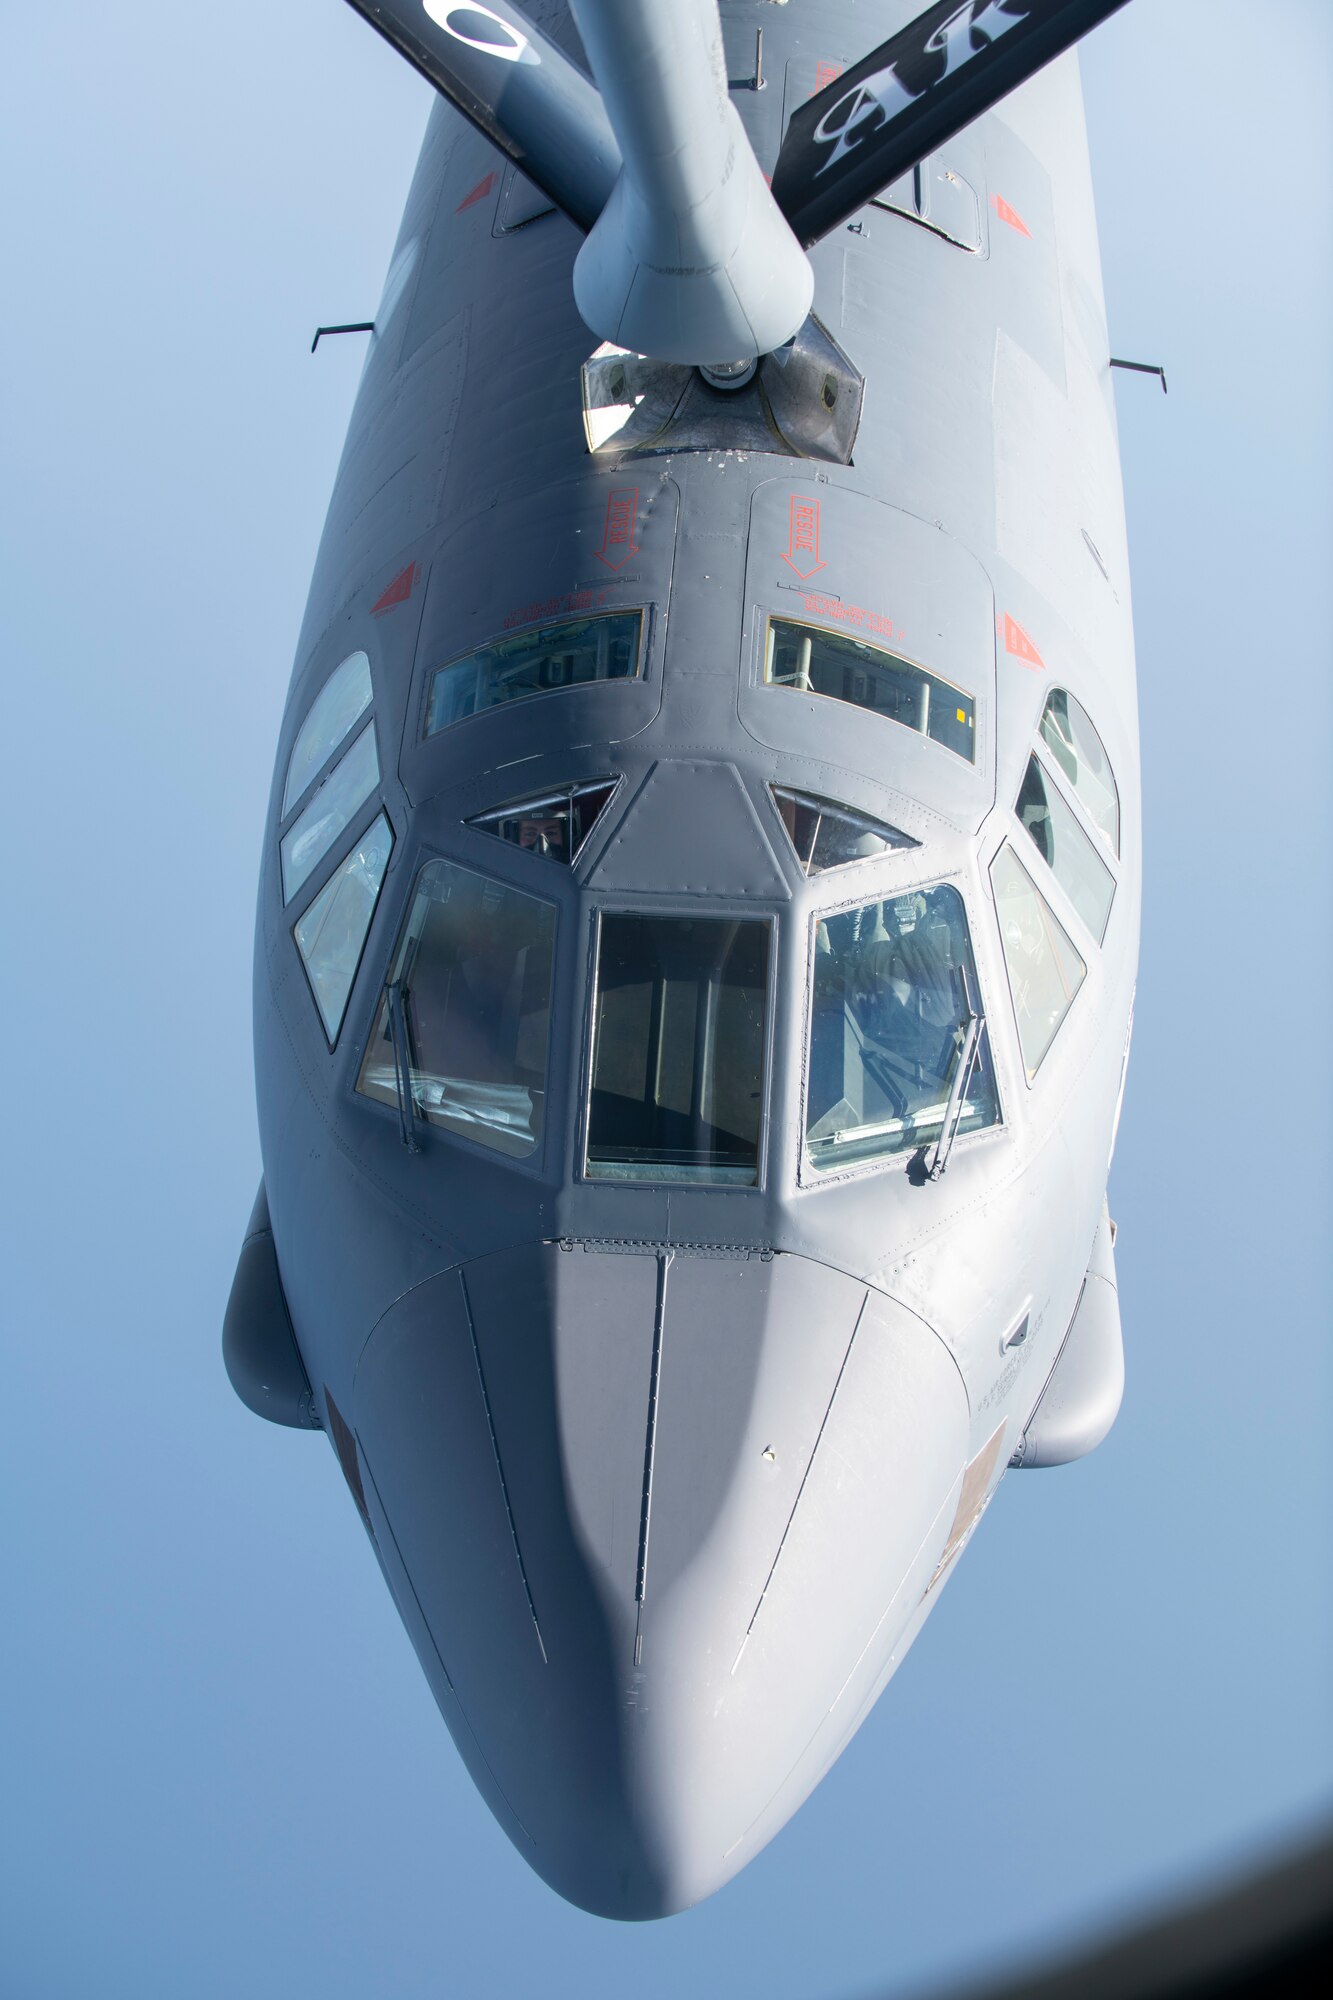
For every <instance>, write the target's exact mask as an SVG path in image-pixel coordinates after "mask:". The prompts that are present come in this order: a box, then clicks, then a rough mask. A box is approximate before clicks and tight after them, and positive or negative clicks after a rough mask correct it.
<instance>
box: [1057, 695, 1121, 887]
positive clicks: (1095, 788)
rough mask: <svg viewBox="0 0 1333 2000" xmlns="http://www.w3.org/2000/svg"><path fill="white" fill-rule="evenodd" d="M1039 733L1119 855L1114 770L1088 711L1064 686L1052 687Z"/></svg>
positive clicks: (1095, 824) (1117, 803)
mask: <svg viewBox="0 0 1333 2000" xmlns="http://www.w3.org/2000/svg"><path fill="white" fill-rule="evenodd" d="M1041 733H1042V737H1043V739H1044V740H1045V742H1046V744H1047V745H1048V747H1049V749H1050V751H1051V754H1052V756H1053V757H1054V758H1055V761H1056V763H1057V764H1058V765H1059V766H1060V769H1061V770H1062V771H1063V772H1064V774H1065V776H1066V778H1068V780H1069V783H1070V785H1071V786H1072V788H1073V791H1074V796H1075V797H1076V798H1077V800H1078V802H1079V804H1080V805H1081V806H1082V808H1083V810H1084V812H1086V813H1087V815H1088V817H1089V818H1090V819H1091V821H1092V823H1093V825H1094V826H1095V827H1096V829H1097V831H1098V833H1100V835H1101V836H1102V839H1103V840H1104V841H1105V842H1106V844H1107V846H1108V847H1109V848H1110V850H1111V852H1112V854H1116V855H1118V854H1119V852H1120V799H1119V795H1118V794H1117V792H1116V785H1115V773H1114V772H1113V771H1112V769H1111V760H1110V758H1109V757H1108V756H1107V754H1106V750H1105V747H1104V745H1103V743H1102V739H1101V737H1100V736H1099V735H1098V734H1097V731H1096V730H1095V729H1094V728H1093V726H1092V720H1091V717H1090V716H1089V714H1088V711H1087V710H1086V708H1084V707H1083V705H1082V703H1081V702H1077V701H1075V699H1074V697H1073V695H1072V694H1069V693H1067V692H1066V690H1065V689H1064V688H1055V689H1053V690H1052V693H1051V696H1050V699H1049V700H1048V701H1047V703H1046V706H1045V708H1044V709H1043V711H1042V717H1041Z"/></svg>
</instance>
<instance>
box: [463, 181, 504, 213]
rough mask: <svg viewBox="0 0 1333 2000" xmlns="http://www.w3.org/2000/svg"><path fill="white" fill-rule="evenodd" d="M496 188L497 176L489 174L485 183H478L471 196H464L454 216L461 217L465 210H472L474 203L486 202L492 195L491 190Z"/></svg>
mask: <svg viewBox="0 0 1333 2000" xmlns="http://www.w3.org/2000/svg"><path fill="white" fill-rule="evenodd" d="M494 186H495V175H494V174H487V176H486V178H485V180H484V181H478V182H477V185H476V186H475V187H474V188H473V190H472V192H471V194H465V195H464V196H463V199H462V200H461V201H460V202H459V204H458V207H457V208H456V209H455V210H454V214H455V215H461V214H462V213H463V210H464V209H465V208H471V206H472V204H473V202H474V201H484V200H485V198H486V196H487V195H488V194H489V193H490V191H491V189H492V188H493V187H494Z"/></svg>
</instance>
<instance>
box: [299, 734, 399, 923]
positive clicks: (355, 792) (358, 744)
mask: <svg viewBox="0 0 1333 2000" xmlns="http://www.w3.org/2000/svg"><path fill="white" fill-rule="evenodd" d="M379 781H380V760H379V753H378V751H377V750H376V748H375V725H374V723H373V722H368V723H367V724H366V726H365V728H364V729H363V730H362V731H361V734H360V735H359V736H358V737H357V738H356V741H355V742H354V743H353V744H352V747H351V749H350V750H348V751H347V752H346V754H345V755H344V756H342V757H340V758H339V760H338V762H337V763H336V764H335V765H334V767H333V769H332V770H331V771H330V772H329V774H328V776H327V777H326V778H325V780H324V782H323V784H322V785H321V786H320V788H319V790H318V791H317V792H316V793H315V795H314V797H313V798H312V799H311V801H310V803H309V805H308V806H307V807H306V809H305V811H304V812H303V813H302V814H301V817H300V818H299V819H298V820H297V821H296V823H295V825H294V826H291V827H289V828H288V830H287V832H286V833H285V834H284V835H283V837H282V900H283V902H284V903H289V902H290V901H291V899H292V897H293V896H294V895H295V894H296V892H297V890H298V889H299V888H300V886H301V884H302V883H303V882H304V881H305V879H306V877H307V876H308V875H309V873H310V871H311V869H312V868H313V867H314V866H315V865H316V863H317V862H318V861H320V860H322V859H323V857H324V855H326V854H327V853H328V851H329V849H330V848H331V847H332V845H333V843H334V841H335V840H336V839H337V838H338V835H339V834H340V833H342V832H343V830H344V828H346V827H348V826H350V824H351V822H352V820H353V818H354V817H355V815H356V814H357V813H358V812H359V811H360V809H361V807H362V806H363V805H364V804H365V802H366V800H367V799H368V798H369V797H370V795H371V793H372V792H373V791H374V789H375V787H376V785H378V783H379Z"/></svg>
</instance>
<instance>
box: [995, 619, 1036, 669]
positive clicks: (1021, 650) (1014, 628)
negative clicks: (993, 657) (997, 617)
mask: <svg viewBox="0 0 1333 2000" xmlns="http://www.w3.org/2000/svg"><path fill="white" fill-rule="evenodd" d="M1003 631H1004V650H1005V652H1006V653H1012V654H1013V656H1014V658H1015V659H1016V660H1022V662H1023V664H1024V665H1025V666H1028V667H1044V666H1045V665H1046V662H1045V660H1043V658H1042V657H1041V654H1040V653H1039V652H1038V651H1037V649H1036V647H1035V646H1034V645H1033V643H1032V641H1031V639H1029V637H1028V635H1027V633H1026V632H1025V631H1024V630H1023V627H1022V626H1021V625H1019V624H1017V623H1015V621H1014V620H1013V619H1012V618H1011V617H1010V616H1009V613H1008V612H1007V611H1006V612H1005V614H1004V626H1003Z"/></svg>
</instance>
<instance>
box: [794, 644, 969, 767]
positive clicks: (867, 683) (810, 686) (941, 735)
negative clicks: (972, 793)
mask: <svg viewBox="0 0 1333 2000" xmlns="http://www.w3.org/2000/svg"><path fill="white" fill-rule="evenodd" d="M764 679H765V680H766V681H768V682H769V684H770V685H771V686H773V687H785V688H795V689H796V690H797V691H798V692H800V693H802V694H821V695H826V696H828V697H829V698H830V699H831V700H833V701H846V702H850V703H851V704H852V705H853V707H855V708H868V709H870V710H871V711H872V712H873V713H874V714H876V715H885V716H888V717H889V719H890V720H891V721H893V722H899V723H901V724H902V725H903V727H904V728H906V729H912V730H915V731H916V733H917V734H918V735H920V736H928V737H929V738H930V740H931V742H932V743H942V744H943V745H944V746H945V748H946V749H948V750H952V751H953V752H954V753H955V755H956V756H959V757H966V759H967V761H968V762H969V763H974V762H975V761H976V709H975V704H974V703H973V700H972V697H971V695H970V694H964V693H963V691H962V689H961V688H956V687H952V686H951V685H950V684H949V682H948V681H942V680H940V679H939V678H938V677H937V676H936V675H935V674H929V673H927V672H926V670H925V668H924V667H918V666H916V665H915V664H914V663H913V662H912V661H911V660H901V659H899V658H898V657H897V655H896V654H894V653H887V652H885V651H884V650H883V648H882V647H879V646H867V645H866V644H865V643H864V641H863V640H861V639H853V638H851V637H850V636H849V635H848V634H847V633H844V632H829V631H826V630H825V629H824V628H823V627H822V626H819V625H802V624H798V623H797V622H796V621H795V620H794V619H790V618H770V619H769V621H768V644H767V650H766V653H765V658H764Z"/></svg>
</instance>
